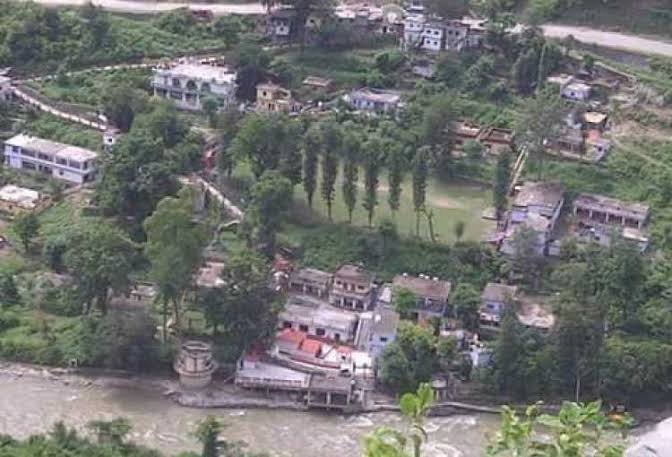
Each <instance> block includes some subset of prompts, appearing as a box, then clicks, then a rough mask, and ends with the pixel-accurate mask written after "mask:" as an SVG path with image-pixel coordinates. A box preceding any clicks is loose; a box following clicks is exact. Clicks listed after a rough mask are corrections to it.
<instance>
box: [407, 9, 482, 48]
mask: <svg viewBox="0 0 672 457" xmlns="http://www.w3.org/2000/svg"><path fill="white" fill-rule="evenodd" d="M403 27H404V33H403V41H402V48H403V49H405V50H411V49H422V50H425V51H431V52H439V51H442V50H444V49H445V50H448V51H461V50H463V49H467V48H476V47H479V46H481V44H482V42H483V38H484V36H485V27H484V21H482V20H473V19H470V18H465V19H453V20H447V21H446V20H441V19H435V18H427V17H426V16H424V15H422V14H410V15H408V16H407V17H406V18H405V19H404V22H403Z"/></svg>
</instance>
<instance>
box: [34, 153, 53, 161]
mask: <svg viewBox="0 0 672 457" xmlns="http://www.w3.org/2000/svg"><path fill="white" fill-rule="evenodd" d="M37 157H38V158H39V159H40V160H44V161H45V162H51V161H53V160H54V159H53V158H52V157H51V156H50V155H47V154H42V153H41V152H40V153H39V154H37Z"/></svg>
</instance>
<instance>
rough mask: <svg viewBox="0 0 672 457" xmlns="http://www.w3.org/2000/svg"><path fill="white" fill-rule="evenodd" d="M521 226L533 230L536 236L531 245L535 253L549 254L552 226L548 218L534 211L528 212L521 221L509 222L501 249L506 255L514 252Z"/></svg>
mask: <svg viewBox="0 0 672 457" xmlns="http://www.w3.org/2000/svg"><path fill="white" fill-rule="evenodd" d="M523 228H528V229H531V230H533V231H534V232H535V234H536V237H535V238H534V243H533V247H534V250H535V251H536V253H537V254H538V255H542V256H545V255H549V248H550V244H551V241H552V234H553V226H552V224H551V221H550V220H549V219H548V218H546V217H544V216H541V215H539V214H536V213H532V214H528V215H527V217H526V218H525V219H524V220H523V221H522V222H519V223H516V224H509V226H508V227H507V229H506V232H505V237H504V240H503V241H502V245H501V251H502V252H503V253H504V254H507V255H515V254H516V249H517V247H516V238H517V235H518V232H519V231H521V230H523Z"/></svg>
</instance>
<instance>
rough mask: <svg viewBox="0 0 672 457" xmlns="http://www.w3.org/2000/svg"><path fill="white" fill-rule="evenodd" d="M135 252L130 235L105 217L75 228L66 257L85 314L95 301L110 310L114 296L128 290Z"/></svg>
mask: <svg viewBox="0 0 672 457" xmlns="http://www.w3.org/2000/svg"><path fill="white" fill-rule="evenodd" d="M135 251H136V248H135V246H134V244H133V243H132V242H131V241H129V240H128V239H127V238H126V235H125V234H124V233H123V232H121V231H120V230H119V229H117V228H115V227H114V226H112V225H111V224H110V223H108V222H106V221H104V220H98V221H96V223H93V221H86V224H84V223H80V225H77V226H76V227H75V228H74V229H73V230H72V232H71V234H70V236H69V237H68V249H67V251H66V253H65V256H64V260H65V266H66V268H67V270H68V272H69V273H70V274H71V275H72V277H73V279H74V284H75V289H76V292H77V296H78V298H79V299H80V300H81V302H82V303H83V304H84V312H85V313H89V312H90V311H91V308H92V306H93V305H94V304H95V305H96V307H97V308H98V309H100V310H101V312H103V313H106V312H107V305H108V302H109V299H110V297H111V296H112V295H113V294H121V293H123V292H125V291H126V289H127V288H128V286H129V283H130V280H129V273H130V272H131V268H132V265H133V260H134V257H135Z"/></svg>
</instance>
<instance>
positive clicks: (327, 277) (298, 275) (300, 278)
mask: <svg viewBox="0 0 672 457" xmlns="http://www.w3.org/2000/svg"><path fill="white" fill-rule="evenodd" d="M290 281H297V282H305V283H310V284H317V285H320V286H322V287H327V286H328V285H329V281H331V273H327V272H326V271H322V270H318V269H316V268H301V269H300V270H297V271H294V272H293V273H292V275H291V278H290Z"/></svg>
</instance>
